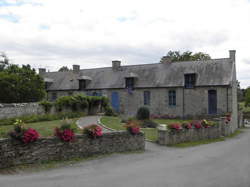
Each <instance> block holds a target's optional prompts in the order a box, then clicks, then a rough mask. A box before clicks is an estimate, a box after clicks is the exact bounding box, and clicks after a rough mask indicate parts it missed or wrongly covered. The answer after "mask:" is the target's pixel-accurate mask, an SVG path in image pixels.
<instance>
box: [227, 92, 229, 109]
mask: <svg viewBox="0 0 250 187" xmlns="http://www.w3.org/2000/svg"><path fill="white" fill-rule="evenodd" d="M227 112H229V108H228V87H227Z"/></svg>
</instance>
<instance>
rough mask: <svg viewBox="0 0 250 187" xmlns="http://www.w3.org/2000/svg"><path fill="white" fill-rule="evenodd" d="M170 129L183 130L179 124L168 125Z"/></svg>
mask: <svg viewBox="0 0 250 187" xmlns="http://www.w3.org/2000/svg"><path fill="white" fill-rule="evenodd" d="M168 129H170V130H171V131H180V130H182V126H181V124H179V123H172V124H170V125H168Z"/></svg>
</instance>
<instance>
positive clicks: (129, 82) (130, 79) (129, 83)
mask: <svg viewBox="0 0 250 187" xmlns="http://www.w3.org/2000/svg"><path fill="white" fill-rule="evenodd" d="M125 81H126V82H125V87H126V88H129V89H132V90H133V89H134V86H135V79H134V78H133V77H128V78H126V79H125Z"/></svg>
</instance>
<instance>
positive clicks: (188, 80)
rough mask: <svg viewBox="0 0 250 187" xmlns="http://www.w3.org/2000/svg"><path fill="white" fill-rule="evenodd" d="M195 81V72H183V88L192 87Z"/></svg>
mask: <svg viewBox="0 0 250 187" xmlns="http://www.w3.org/2000/svg"><path fill="white" fill-rule="evenodd" d="M195 82H196V74H195V73H190V74H185V88H194V86H195Z"/></svg>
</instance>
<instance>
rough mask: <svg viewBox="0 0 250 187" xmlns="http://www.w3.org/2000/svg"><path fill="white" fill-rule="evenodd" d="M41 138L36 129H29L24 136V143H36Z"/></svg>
mask: <svg viewBox="0 0 250 187" xmlns="http://www.w3.org/2000/svg"><path fill="white" fill-rule="evenodd" d="M38 138H39V134H38V132H37V131H36V130H35V129H32V128H29V129H28V130H26V131H25V132H24V134H23V137H22V141H23V142H24V143H26V144H27V143H30V142H34V141H36V140H37V139H38Z"/></svg>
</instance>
